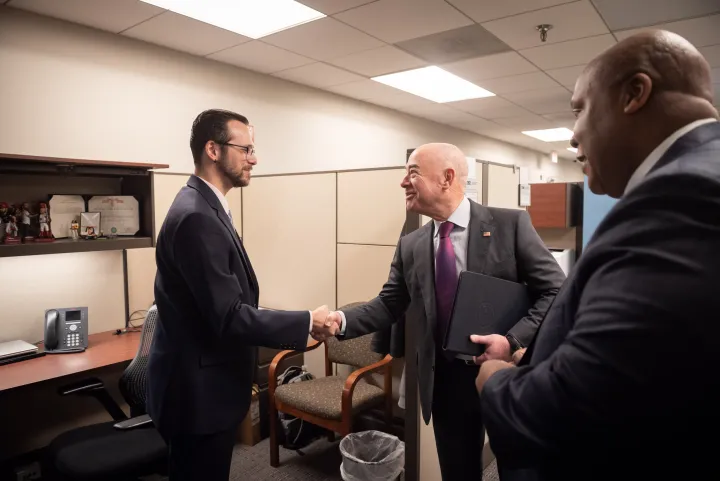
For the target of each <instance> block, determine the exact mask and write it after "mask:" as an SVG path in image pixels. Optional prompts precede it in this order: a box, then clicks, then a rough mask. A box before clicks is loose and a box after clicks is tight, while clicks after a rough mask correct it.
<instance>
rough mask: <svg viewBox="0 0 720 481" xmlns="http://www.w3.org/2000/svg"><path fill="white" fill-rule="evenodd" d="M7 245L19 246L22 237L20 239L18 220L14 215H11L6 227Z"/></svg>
mask: <svg viewBox="0 0 720 481" xmlns="http://www.w3.org/2000/svg"><path fill="white" fill-rule="evenodd" d="M4 242H5V244H19V243H20V237H18V226H17V219H16V218H15V216H14V215H11V216H9V217H8V219H7V224H6V225H5V240H4Z"/></svg>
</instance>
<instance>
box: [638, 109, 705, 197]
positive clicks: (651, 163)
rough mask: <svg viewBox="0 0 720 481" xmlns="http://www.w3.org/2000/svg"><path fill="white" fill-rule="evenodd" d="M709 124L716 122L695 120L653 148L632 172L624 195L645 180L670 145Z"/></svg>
mask: <svg viewBox="0 0 720 481" xmlns="http://www.w3.org/2000/svg"><path fill="white" fill-rule="evenodd" d="M710 122H717V120H716V119H701V120H696V121H695V122H691V123H689V124H687V125H686V126H685V127H681V128H679V129H678V130H676V131H675V132H673V134H672V135H670V136H669V137H668V138H666V139H665V140H663V141H662V143H661V144H660V145H658V146H657V147H655V149H654V150H653V151H652V152H650V155H648V156H647V157H646V158H645V160H643V162H642V164H640V166H638V168H637V169H635V172H633V175H632V176H631V177H630V180H629V181H628V184H627V186H626V187H625V194H627V193H628V192H630V191H631V190H632V189H634V188H635V187H637V185H638V184H639V183H640V182H642V180H643V179H644V178H645V176H647V175H648V173H649V172H650V171H651V170H652V168H653V167H655V164H657V163H658V161H659V160H660V159H661V158H662V156H663V155H664V154H665V152H667V151H668V149H669V148H670V147H672V145H673V144H674V143H675V142H677V140H678V139H679V138H680V137H682V136H683V135H685V134H687V133H689V132H690V131H692V130H695V129H696V128H698V127H700V126H701V125H705V124H709V123H710Z"/></svg>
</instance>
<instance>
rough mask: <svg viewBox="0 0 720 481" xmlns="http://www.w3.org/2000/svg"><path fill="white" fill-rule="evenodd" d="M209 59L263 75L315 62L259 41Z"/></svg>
mask: <svg viewBox="0 0 720 481" xmlns="http://www.w3.org/2000/svg"><path fill="white" fill-rule="evenodd" d="M208 58H211V59H213V60H218V61H220V62H225V63H229V64H231V65H237V66H238V67H243V68H247V69H250V70H255V71H257V72H262V73H273V72H279V71H280V70H287V69H290V68H294V67H300V66H301V65H307V64H310V63H313V62H314V60H312V59H309V58H307V57H303V56H301V55H298V54H296V53H292V52H288V51H287V50H283V49H281V48H278V47H275V46H273V45H268V44H266V43H263V42H261V41H259V40H253V41H251V42H247V43H243V44H240V45H237V46H235V47H231V48H228V49H225V50H221V51H220V52H217V53H214V54H212V55H210V56H208Z"/></svg>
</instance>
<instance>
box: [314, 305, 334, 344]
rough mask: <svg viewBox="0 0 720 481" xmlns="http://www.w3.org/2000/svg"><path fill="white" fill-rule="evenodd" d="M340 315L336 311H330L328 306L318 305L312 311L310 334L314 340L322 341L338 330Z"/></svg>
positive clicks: (332, 335)
mask: <svg viewBox="0 0 720 481" xmlns="http://www.w3.org/2000/svg"><path fill="white" fill-rule="evenodd" d="M341 327H342V317H341V315H340V313H338V312H337V311H330V310H329V309H328V306H320V307H318V308H317V309H315V310H314V311H312V331H311V332H310V335H311V336H312V337H313V339H315V340H316V341H324V340H325V339H327V338H329V337H334V336H336V335H338V333H339V332H340V328H341Z"/></svg>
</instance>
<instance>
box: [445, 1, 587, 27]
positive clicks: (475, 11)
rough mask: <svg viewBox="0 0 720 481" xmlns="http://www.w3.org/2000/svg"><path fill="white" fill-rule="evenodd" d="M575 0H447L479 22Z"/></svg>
mask: <svg viewBox="0 0 720 481" xmlns="http://www.w3.org/2000/svg"><path fill="white" fill-rule="evenodd" d="M574 1H575V0H499V1H498V0H496V1H489V2H488V1H478V0H447V2H448V3H450V4H452V5H455V6H456V7H457V8H458V9H459V10H461V11H462V12H463V13H464V14H465V15H467V16H468V17H470V18H472V19H473V20H475V21H476V22H478V23H481V22H487V21H488V20H495V19H497V18H503V17H509V16H510V15H517V14H519V13H525V12H530V11H532V10H539V9H541V8H547V7H552V6H555V5H560V4H562V3H570V2H574Z"/></svg>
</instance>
